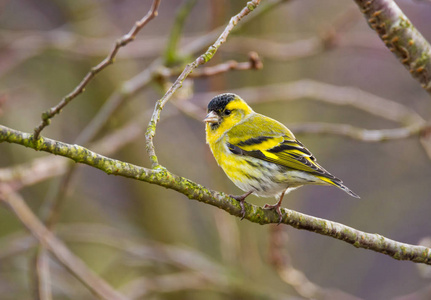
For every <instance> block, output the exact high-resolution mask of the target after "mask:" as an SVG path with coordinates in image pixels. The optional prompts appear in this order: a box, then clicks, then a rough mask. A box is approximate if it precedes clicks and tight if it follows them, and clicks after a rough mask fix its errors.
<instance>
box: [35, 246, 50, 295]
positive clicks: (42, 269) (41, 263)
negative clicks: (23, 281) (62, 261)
mask: <svg viewBox="0 0 431 300" xmlns="http://www.w3.org/2000/svg"><path fill="white" fill-rule="evenodd" d="M37 253H38V254H37V255H36V257H35V266H36V267H35V277H36V279H35V285H36V292H37V294H36V297H35V298H36V299H38V300H52V290H51V271H50V269H49V258H48V251H47V249H46V248H44V247H39V248H38V251H37Z"/></svg>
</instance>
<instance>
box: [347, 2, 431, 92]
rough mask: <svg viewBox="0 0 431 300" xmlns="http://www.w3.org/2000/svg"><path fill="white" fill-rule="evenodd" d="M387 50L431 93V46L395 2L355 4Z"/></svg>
mask: <svg viewBox="0 0 431 300" xmlns="http://www.w3.org/2000/svg"><path fill="white" fill-rule="evenodd" d="M355 2H356V4H358V6H359V7H360V9H361V11H362V13H363V14H364V15H365V18H366V19H367V22H368V24H369V25H370V27H371V28H372V29H374V30H375V31H376V32H377V34H378V35H379V37H380V38H381V39H382V41H383V42H384V43H385V45H386V47H388V49H389V50H390V51H392V52H393V53H394V54H395V56H396V57H397V58H398V60H399V61H400V62H401V63H402V64H403V65H404V66H405V67H406V68H407V70H409V72H410V74H411V75H412V76H413V78H415V79H416V80H417V81H419V82H420V84H421V86H422V87H423V88H424V89H425V90H426V91H427V92H428V93H431V46H430V44H429V43H428V42H427V40H426V39H425V38H424V37H423V36H422V35H421V33H420V32H419V31H418V30H417V29H416V28H415V27H414V26H413V24H412V22H410V20H409V19H408V18H407V17H406V16H405V15H404V13H403V12H402V10H401V9H400V8H399V7H398V6H397V4H396V3H395V1H393V0H355Z"/></svg>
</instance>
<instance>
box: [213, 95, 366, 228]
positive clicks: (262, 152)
mask: <svg viewBox="0 0 431 300" xmlns="http://www.w3.org/2000/svg"><path fill="white" fill-rule="evenodd" d="M204 121H205V122H206V128H205V129H206V141H207V144H209V146H210V148H211V152H212V153H213V155H214V157H215V159H216V161H217V163H218V164H219V166H221V167H222V169H223V170H224V172H225V173H226V175H227V176H228V177H229V179H230V180H232V182H233V183H234V184H235V185H236V186H237V187H239V188H240V189H241V190H243V191H245V192H246V193H245V194H244V195H241V196H231V197H233V198H234V199H236V200H238V201H240V204H241V207H242V214H243V217H244V215H245V210H244V199H245V198H246V197H247V196H248V195H250V194H252V193H253V194H255V195H257V196H262V197H271V196H275V197H276V198H277V199H278V201H277V203H276V204H274V205H269V204H265V206H264V208H266V209H275V210H276V211H277V213H278V215H279V216H280V217H279V222H281V220H282V214H281V211H280V205H281V202H282V200H283V196H284V194H286V193H287V192H289V191H291V190H293V189H296V188H298V187H300V186H302V185H306V184H317V185H333V186H336V187H338V188H340V189H342V190H343V191H345V192H346V193H348V194H349V195H350V196H353V197H356V198H359V196H358V195H356V194H355V193H354V192H352V191H351V190H350V189H349V188H348V187H346V186H345V185H344V184H343V182H342V181H341V180H340V179H338V178H337V177H335V176H333V175H331V174H330V173H329V172H328V171H326V170H325V169H324V168H322V167H321V166H320V165H319V164H318V163H317V162H316V159H315V158H314V156H313V155H312V154H311V152H310V151H309V150H308V149H307V148H305V147H304V146H303V145H302V144H301V142H299V141H298V140H297V139H296V138H295V136H294V135H293V133H292V132H291V131H290V130H289V129H288V128H287V127H286V126H284V125H283V124H281V123H280V122H278V121H276V120H274V119H271V118H269V117H266V116H264V115H261V114H258V113H256V112H254V111H253V110H252V109H251V107H250V106H248V105H247V103H245V101H244V100H242V99H241V98H240V97H239V96H238V95H235V94H230V93H227V94H221V95H218V96H216V97H214V98H213V99H212V100H211V101H210V103H209V104H208V115H207V116H206V118H205V119H204Z"/></svg>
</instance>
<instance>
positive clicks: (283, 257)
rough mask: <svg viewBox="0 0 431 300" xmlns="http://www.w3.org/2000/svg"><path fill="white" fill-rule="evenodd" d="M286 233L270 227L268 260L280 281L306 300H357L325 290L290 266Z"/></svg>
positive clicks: (280, 229) (332, 290)
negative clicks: (286, 246)
mask: <svg viewBox="0 0 431 300" xmlns="http://www.w3.org/2000/svg"><path fill="white" fill-rule="evenodd" d="M286 241H287V233H286V232H285V231H284V228H283V227H281V226H274V225H272V226H271V228H270V240H269V245H268V248H269V260H270V263H271V264H272V265H273V266H274V268H275V270H276V271H277V272H278V274H279V276H280V278H281V280H283V281H284V282H286V283H287V284H289V285H291V286H292V287H293V288H294V289H295V290H296V292H297V293H298V294H299V295H301V296H302V297H304V298H306V299H344V300H358V298H356V297H354V296H352V295H349V294H346V293H344V292H342V291H339V290H334V289H327V288H323V287H321V286H318V285H317V284H315V283H313V282H311V281H310V279H308V278H307V276H306V275H305V274H304V273H303V272H302V271H300V270H298V269H295V268H294V267H293V266H292V264H291V259H290V257H289V254H288V253H287V252H286V249H285V244H286Z"/></svg>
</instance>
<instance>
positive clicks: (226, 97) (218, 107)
mask: <svg viewBox="0 0 431 300" xmlns="http://www.w3.org/2000/svg"><path fill="white" fill-rule="evenodd" d="M236 97H237V95H235V94H231V93H227V94H221V95H218V96H215V97H214V98H213V99H212V100H211V101H210V103H208V112H210V111H215V112H219V111H222V110H224V108H225V107H226V105H227V104H228V103H229V102H231V101H232V100H234V99H235V98H236Z"/></svg>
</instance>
